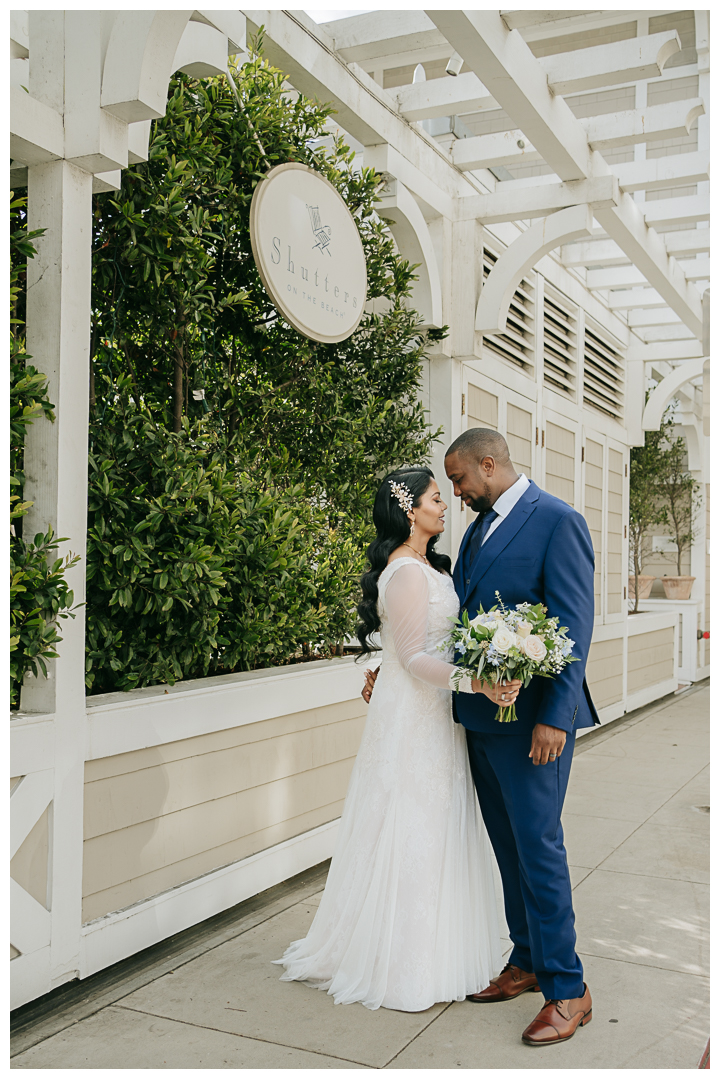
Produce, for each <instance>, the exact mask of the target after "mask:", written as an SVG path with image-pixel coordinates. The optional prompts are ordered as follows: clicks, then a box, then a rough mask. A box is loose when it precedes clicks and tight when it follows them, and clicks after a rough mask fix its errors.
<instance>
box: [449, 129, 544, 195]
mask: <svg viewBox="0 0 720 1080" xmlns="http://www.w3.org/2000/svg"><path fill="white" fill-rule="evenodd" d="M451 152H452V159H453V163H454V164H455V165H457V167H458V168H459V169H462V170H463V171H466V170H467V171H468V172H473V171H474V170H475V169H494V168H497V167H498V166H499V165H526V164H531V163H535V162H541V161H542V157H541V155H540V154H539V153H538V151H537V150H536V149H535V147H534V146H533V145H532V144H531V143H530V142H529V140H528V139H527V138H526V137H525V135H524V134H523V133H522V131H520V130H518V129H515V130H513V131H498V132H494V133H493V134H492V135H475V136H473V137H472V138H470V139H456V141H455V142H454V143H453V147H452V151H451ZM510 182H511V181H508V183H510Z"/></svg>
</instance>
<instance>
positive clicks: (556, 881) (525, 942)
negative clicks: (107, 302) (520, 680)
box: [467, 729, 584, 1000]
mask: <svg viewBox="0 0 720 1080" xmlns="http://www.w3.org/2000/svg"><path fill="white" fill-rule="evenodd" d="M531 741H532V733H526V734H524V735H523V734H518V735H511V734H504V733H503V734H502V735H501V734H495V733H492V734H487V733H485V732H480V731H471V730H469V729H468V730H467V746H468V754H469V757H470V767H471V770H472V775H473V780H474V782H475V788H476V790H477V794H478V800H479V802H480V809H481V810H482V816H483V819H484V821H485V826H486V828H487V831H488V835H489V837H490V842H491V844H492V846H493V850H494V851H495V857H496V859H497V862H498V867H499V869H500V876H501V878H502V885H503V897H504V903H505V917H506V919H507V924H508V928H509V930H510V938H511V940H512V943H513V946H514V948H513V950H512V953H511V954H510V958H509V962H510V963H511V964H516V965H517V966H518V967H519V968H522V970H523V971H534V972H535V974H536V976H537V980H538V982H539V984H540V989H541V990H542V992H543V994H544V995H545V997H546V999H548V1000H550V999H562V998H575V997H581V996H582V994H583V992H584V984H583V969H582V964H581V963H580V958H579V957H578V955H577V953H576V952H575V914H574V912H573V906H572V891H571V886H570V873H569V870H568V864H567V854H566V852H565V846H564V843H563V829H562V825H561V823H560V814H561V812H562V806H563V801H564V799H565V792H566V790H567V785H568V779H569V777H570V765H571V763H572V755H573V749H574V746H575V735H574V733H572V734H570V735H568V736H567V741H566V743H565V747H564V749H563V752H562V754H561V755H560V757H559V758H558V759H557V760H556V761H554V762H548V763H547V765H533V762H532V758H530V757H529V756H528V755H529V753H530V744H531Z"/></svg>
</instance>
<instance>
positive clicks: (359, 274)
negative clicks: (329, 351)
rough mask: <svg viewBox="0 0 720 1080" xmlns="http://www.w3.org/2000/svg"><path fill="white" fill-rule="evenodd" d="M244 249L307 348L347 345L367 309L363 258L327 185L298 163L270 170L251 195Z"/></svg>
mask: <svg viewBox="0 0 720 1080" xmlns="http://www.w3.org/2000/svg"><path fill="white" fill-rule="evenodd" d="M250 242H251V244H252V251H253V256H254V258H255V264H256V266H257V268H258V271H259V273H260V277H261V278H262V282H263V285H264V286H265V288H266V289H267V291H268V293H269V294H270V297H271V299H272V301H273V303H274V304H275V307H276V308H277V309H278V311H279V312H280V314H281V315H282V317H283V318H284V319H285V320H286V321H287V322H288V323H290V325H291V326H293V327H294V328H295V329H296V330H299V332H300V333H301V334H304V335H305V337H308V338H311V339H312V340H313V341H322V342H326V343H330V342H336V341H344V340H345V338H348V337H350V335H351V334H352V333H353V331H354V330H356V329H357V326H358V324H359V322H360V320H361V318H362V316H363V312H364V308H365V299H366V295H367V270H366V267H365V252H364V251H363V246H362V242H361V240H360V234H359V233H358V230H357V226H356V224H355V220H354V218H353V216H352V214H351V213H350V211H349V210H348V208H347V205H346V204H345V202H344V200H343V198H342V196H341V195H340V194H339V192H338V191H337V190H336V189H335V188H334V187H333V185H332V184H331V183H330V181H329V180H326V179H325V177H324V176H322V175H321V174H320V173H318V172H315V170H314V169H310V168H308V166H307V165H301V164H300V162H297V161H288V162H286V163H285V164H284V165H276V166H275V168H274V169H271V170H270V172H269V173H268V174H267V176H266V177H265V179H264V180H262V181H261V183H259V184H258V186H257V187H256V188H255V192H254V194H253V198H252V203H251V206H250Z"/></svg>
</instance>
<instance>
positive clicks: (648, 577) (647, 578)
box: [628, 574, 655, 600]
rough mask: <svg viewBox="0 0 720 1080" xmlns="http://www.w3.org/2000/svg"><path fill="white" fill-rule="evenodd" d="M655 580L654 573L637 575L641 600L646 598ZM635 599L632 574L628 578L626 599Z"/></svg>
mask: <svg viewBox="0 0 720 1080" xmlns="http://www.w3.org/2000/svg"><path fill="white" fill-rule="evenodd" d="M654 581H655V574H640V576H639V577H638V592H639V598H640V599H641V600H647V598H648V597H649V596H650V590H651V589H652V587H653V582H654ZM634 599H635V576H634V575H633V574H631V575H630V577H629V578H628V600H634Z"/></svg>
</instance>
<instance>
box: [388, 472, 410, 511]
mask: <svg viewBox="0 0 720 1080" xmlns="http://www.w3.org/2000/svg"><path fill="white" fill-rule="evenodd" d="M390 490H391V492H392V493H393V497H394V498H396V499H397V501H398V502H399V503H400V506H401V507H402V509H403V510H404V511H405V513H406V514H409V513H410V511H411V510H412V508H413V497H412V495H411V493H410V489H409V488H407V487H405V485H404V484H396V483H395V481H394V480H391V481H390Z"/></svg>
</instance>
